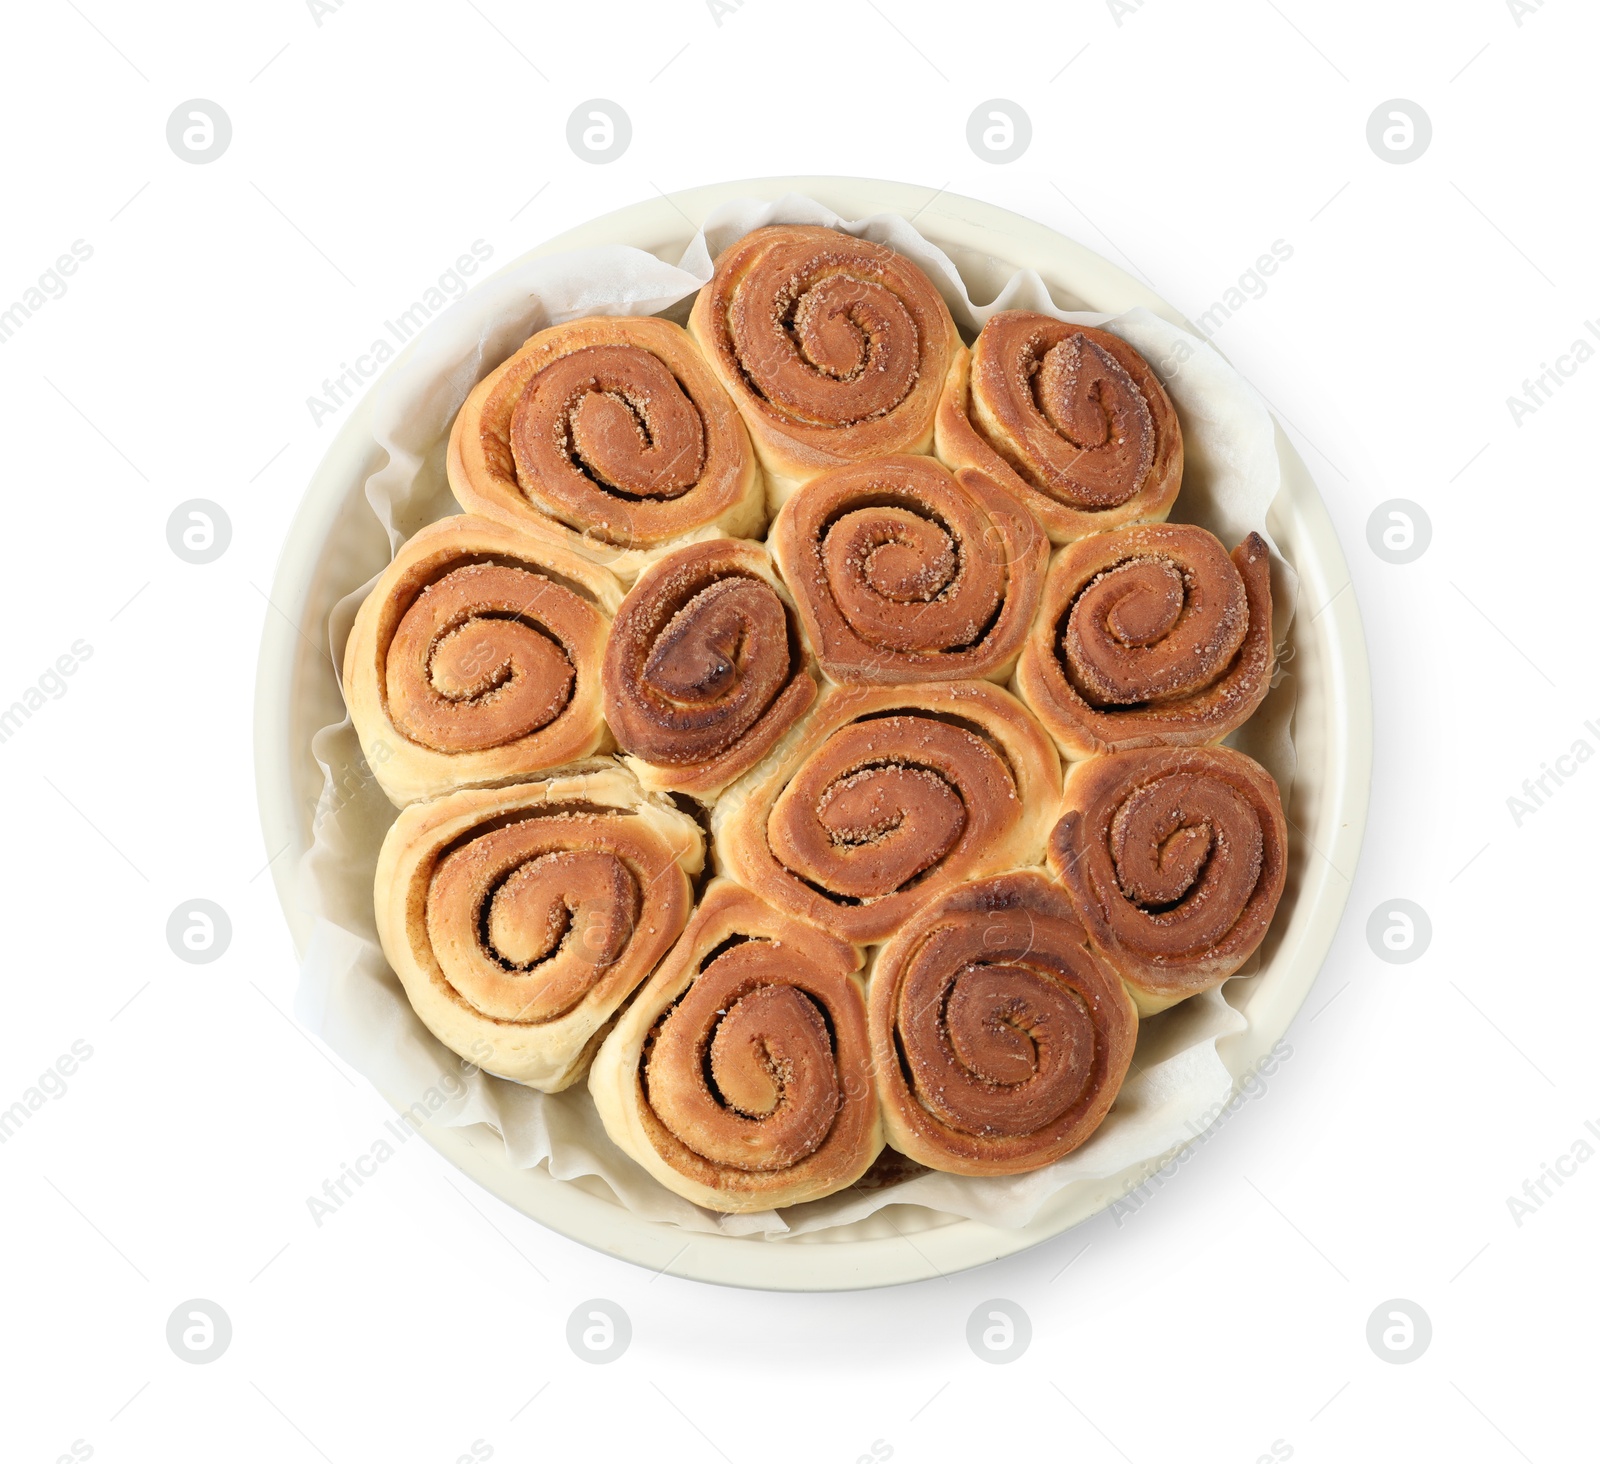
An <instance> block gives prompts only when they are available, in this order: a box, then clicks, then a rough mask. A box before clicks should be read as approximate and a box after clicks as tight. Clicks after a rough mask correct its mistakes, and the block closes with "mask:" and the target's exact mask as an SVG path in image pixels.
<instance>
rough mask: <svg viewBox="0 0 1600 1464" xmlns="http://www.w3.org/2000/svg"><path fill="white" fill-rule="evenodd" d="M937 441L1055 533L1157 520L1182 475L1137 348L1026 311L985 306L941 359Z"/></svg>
mask: <svg viewBox="0 0 1600 1464" xmlns="http://www.w3.org/2000/svg"><path fill="white" fill-rule="evenodd" d="M937 451H938V454H939V457H940V458H941V459H942V460H943V461H944V462H946V463H948V464H950V466H951V467H952V468H961V467H971V468H977V469H979V470H980V471H982V472H985V473H988V474H989V475H990V476H992V477H993V478H994V479H995V481H996V482H998V483H999V484H1000V486H1001V487H1002V488H1004V489H1006V490H1007V491H1008V492H1010V493H1011V494H1013V495H1014V496H1015V497H1016V498H1017V499H1018V500H1019V501H1021V502H1022V503H1024V504H1026V505H1027V506H1028V508H1029V509H1030V510H1031V511H1032V512H1033V513H1034V514H1035V515H1036V516H1037V517H1038V519H1039V521H1040V522H1041V523H1042V524H1043V525H1044V526H1045V529H1046V531H1047V532H1048V533H1049V535H1050V538H1051V540H1052V541H1053V542H1055V543H1058V544H1064V543H1068V542H1070V541H1071V540H1073V539H1078V538H1081V537H1082V536H1083V535H1085V534H1094V533H1101V532H1103V531H1105V530H1107V529H1116V528H1121V527H1123V526H1124V525H1127V524H1134V523H1145V522H1149V521H1152V520H1158V519H1164V518H1165V517H1166V516H1167V514H1168V513H1169V512H1170V511H1171V508H1172V503H1173V500H1174V499H1175V498H1176V497H1177V496H1178V489H1179V487H1180V486H1181V484H1182V482H1183V434H1182V431H1181V429H1180V428H1179V425H1178V416H1177V413H1176V412H1175V411H1174V410H1173V407H1172V403H1171V401H1170V400H1169V399H1168V397H1167V394H1166V391H1165V390H1164V389H1163V388H1162V385H1161V382H1160V381H1159V380H1158V379H1157V377H1156V374H1155V372H1153V371H1152V370H1151V369H1150V366H1149V363H1148V362H1146V361H1145V359H1144V357H1143V356H1141V355H1140V354H1139V353H1138V352H1137V351H1136V350H1134V348H1133V347H1132V346H1130V345H1129V344H1128V343H1127V342H1126V341H1124V340H1123V339H1122V338H1121V337H1120V336H1116V335H1113V334H1112V333H1111V332H1110V331H1106V330H1098V329H1096V328H1095V327H1093V326H1088V325H1071V324H1069V323H1067V322H1066V321H1062V320H1057V319H1056V318H1055V317H1054V316H1050V315H1041V314H1037V313H1035V312H1032V311H1027V310H1002V311H999V312H998V313H996V314H994V315H992V316H990V317H989V320H988V323H987V324H986V325H985V326H984V328H983V330H982V331H981V332H980V333H979V336H978V339H977V341H976V342H975V343H974V345H973V347H972V350H971V351H970V352H968V351H961V352H960V353H959V354H958V355H957V356H956V358H955V360H954V361H953V362H952V363H951V366H950V371H949V374H948V376H947V378H946V381H945V386H944V391H943V394H942V396H941V398H940V403H939V415H938V431H937Z"/></svg>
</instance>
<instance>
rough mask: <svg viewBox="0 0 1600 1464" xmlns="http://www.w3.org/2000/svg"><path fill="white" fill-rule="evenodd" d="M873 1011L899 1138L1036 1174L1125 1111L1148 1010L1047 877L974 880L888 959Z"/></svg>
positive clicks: (974, 1167)
mask: <svg viewBox="0 0 1600 1464" xmlns="http://www.w3.org/2000/svg"><path fill="white" fill-rule="evenodd" d="M870 990H871V998H870V1008H871V1017H872V1051H873V1065H874V1071H875V1072H876V1075H877V1083H878V1096H879V1101H880V1103H881V1105H882V1108H883V1116H884V1127H885V1131H886V1134H887V1137H888V1141H889V1143H890V1144H891V1145H892V1146H893V1147H894V1148H896V1149H898V1150H899V1151H900V1152H901V1153H902V1154H905V1155H908V1156H909V1157H910V1158H912V1159H915V1160H916V1161H917V1162H918V1163H919V1164H926V1165H927V1166H928V1167H929V1168H931V1169H942V1170H945V1171H946V1172H948V1173H951V1174H968V1175H994V1174H1022V1173H1026V1172H1027V1171H1029V1170H1033V1169H1040V1168H1042V1167H1043V1166H1044V1165H1046V1164H1052V1163H1054V1162H1055V1161H1056V1160H1057V1159H1060V1158H1061V1157H1062V1156H1063V1155H1065V1154H1068V1153H1070V1152H1071V1151H1072V1150H1073V1149H1076V1148H1077V1147H1078V1146H1079V1145H1080V1144H1082V1143H1083V1142H1084V1141H1085V1140H1086V1139H1087V1138H1088V1137H1089V1136H1090V1135H1091V1134H1092V1133H1093V1132H1094V1131H1095V1129H1096V1128H1098V1127H1099V1125H1100V1123H1101V1121H1102V1120H1103V1119H1104V1118H1105V1116H1106V1114H1107V1113H1108V1112H1109V1111H1110V1108H1111V1105H1112V1103H1113V1101H1114V1100H1115V1099H1116V1096H1117V1093H1118V1090H1119V1089H1120V1088H1121V1086H1122V1081H1123V1078H1124V1077H1125V1076H1126V1074H1127V1071H1128V1065H1129V1063H1130V1062H1131V1061H1132V1059H1133V1049H1134V1043H1135V1042H1136V1040H1137V1038H1138V1028H1139V1020H1138V1015H1137V1013H1136V1011H1135V1009H1134V1004H1133V1002H1132V1000H1131V999H1130V998H1129V995H1128V993H1127V991H1126V990H1125V989H1124V987H1123V985H1122V983H1121V982H1120V981H1119V980H1118V979H1117V976H1116V975H1115V973H1114V972H1112V971H1111V970H1110V969H1109V968H1108V967H1107V966H1106V965H1105V964H1104V963H1102V962H1101V961H1100V960H1099V959H1098V958H1097V957H1096V956H1095V955H1094V953H1093V952H1092V951H1090V949H1089V946H1088V944H1087V939H1086V937H1085V934H1084V930H1083V927H1082V925H1081V924H1079V922H1078V919H1077V917H1076V916H1075V915H1074V914H1073V911H1072V906H1071V903H1070V902H1069V901H1068V900H1067V898H1066V896H1065V895H1064V894H1063V893H1062V891H1061V890H1060V888H1059V887H1057V886H1056V885H1054V884H1052V883H1051V882H1050V881H1049V880H1048V879H1047V878H1045V876H1044V875H1043V874H1041V873H1035V872H1033V871H1025V872H1022V873H1014V874H1003V875H999V876H995V877H991V878H988V879H981V880H975V881H970V882H966V883H963V884H959V885H957V886H955V887H954V888H953V889H950V890H948V891H946V892H945V893H944V894H943V895H942V896H940V897H939V898H938V899H937V900H935V901H934V902H933V903H932V904H931V905H929V906H927V907H925V908H924V909H922V910H921V911H919V912H918V913H917V914H916V915H915V916H913V918H912V919H911V921H910V922H909V923H908V924H907V925H906V926H905V928H904V929H902V930H901V931H900V933H899V934H898V935H896V936H895V937H894V938H893V939H892V940H891V941H890V942H889V943H888V944H887V945H885V946H884V947H883V948H882V950H880V951H879V952H878V955H877V959H876V960H875V961H874V962H873V967H872V978H871V987H870Z"/></svg>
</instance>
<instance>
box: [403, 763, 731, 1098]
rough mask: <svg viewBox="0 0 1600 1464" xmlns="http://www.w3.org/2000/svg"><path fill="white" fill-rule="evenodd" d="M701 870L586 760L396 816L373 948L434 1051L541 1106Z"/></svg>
mask: <svg viewBox="0 0 1600 1464" xmlns="http://www.w3.org/2000/svg"><path fill="white" fill-rule="evenodd" d="M703 862H704V844H703V841H702V839H701V835H700V830H699V827H698V826H697V825H696V823H695V822H694V820H693V819H691V818H689V817H688V816H687V815H686V814H683V813H680V812H678V810H676V809H675V808H673V807H671V805H669V804H667V803H665V802H664V801H661V800H658V799H654V798H651V797H649V796H647V795H646V794H645V793H643V792H642V791H641V790H640V788H639V786H638V784H637V783H635V782H634V780H633V778H632V777H631V776H630V775H629V774H628V773H627V772H626V771H625V770H624V769H622V768H619V767H618V766H616V764H615V763H611V762H608V761H605V760H600V759H597V760H594V761H593V762H591V763H588V764H579V765H577V766H576V767H575V768H573V769H572V770H570V771H567V772H563V773H561V774H559V775H558V776H556V777H554V778H549V779H546V780H544V781H542V782H537V783H523V784H518V785H516V786H514V787H510V788H472V789H466V790H464V791H462V792H459V793H452V794H450V795H449V796H447V797H445V798H440V799H436V800H435V801H434V802H432V803H421V804H413V805H412V806H411V807H409V808H407V809H405V810H404V811H403V812H402V813H401V814H400V817H399V818H398V819H396V820H395V823H394V824H393V826H392V827H391V828H390V830H389V833H388V835H387V837H386V838H385V839H384V841H383V849H382V851H381V852H380V853H379V855H378V872H377V879H376V881H375V885H374V897H375V907H376V913H377V922H378V935H379V938H380V940H381V941H382V943H383V951H384V954H385V955H386V956H387V957H388V959H389V964H390V965H391V966H393V968H394V971H395V974H396V975H397V976H399V978H400V982H401V985H402V986H404V987H405V992H406V996H407V997H408V998H409V999H410V1001H411V1005H412V1007H413V1008H414V1009H415V1010H416V1013H417V1015H418V1016H419V1017H421V1018H422V1020H423V1022H424V1023H425V1024H426V1025H427V1027H428V1029H429V1030H430V1031H431V1032H432V1033H433V1034H434V1036H436V1037H437V1038H438V1039H439V1040H440V1041H441V1042H443V1043H444V1044H445V1046H446V1047H448V1048H450V1049H451V1051H453V1052H456V1053H459V1054H461V1055H462V1056H463V1057H470V1058H471V1059H472V1060H473V1061H474V1062H475V1063H477V1064H478V1065H479V1066H480V1067H483V1068H485V1069H487V1070H488V1071H490V1072H492V1073H496V1074H498V1075H499V1076H500V1077H503V1078H511V1079H513V1080H514V1081H516V1082H519V1083H525V1084H527V1085H529V1086H530V1087H534V1088H540V1089H543V1090H544V1091H545V1092H547V1093H554V1092H558V1091H560V1090H561V1089H562V1088H565V1087H567V1086H568V1085H569V1084H571V1083H573V1082H574V1081H576V1079H577V1078H578V1077H579V1076H580V1075H581V1074H582V1072H583V1070H584V1068H585V1066H586V1065H587V1063H588V1060H589V1058H590V1057H591V1056H592V1055H593V1052H594V1049H595V1047H596V1046H597V1045H598V1042H599V1039H600V1037H601V1035H602V1033H603V1032H604V1030H605V1027H606V1024H607V1023H608V1022H609V1021H610V1019H611V1017H612V1014H613V1013H614V1012H615V1011H616V1010H617V1008H618V1007H619V1006H620V1005H621V1004H622V1003H623V1002H624V1001H625V1000H626V999H627V997H628V995H629V993H630V992H632V991H633V989H634V988H635V987H636V986H638V985H639V983H640V982H641V981H643V980H644V979H645V977H646V976H648V975H649V974H650V972H651V970H652V969H653V968H654V967H655V964H656V962H657V961H659V960H660V959H661V957H662V956H663V955H665V954H666V952H667V951H668V950H669V949H670V948H671V946H672V943H673V941H675V940H676V939H677V938H678V934H679V932H680V931H681V930H682V929H683V926H684V922H685V921H686V920H687V919H688V917H689V909H690V906H691V904H692V903H693V895H692V892H691V890H690V884H689V879H690V876H691V875H695V874H698V873H699V871H700V869H701V868H702V865H703ZM485 1052H487V1054H488V1055H487V1056H485V1055H484V1054H485Z"/></svg>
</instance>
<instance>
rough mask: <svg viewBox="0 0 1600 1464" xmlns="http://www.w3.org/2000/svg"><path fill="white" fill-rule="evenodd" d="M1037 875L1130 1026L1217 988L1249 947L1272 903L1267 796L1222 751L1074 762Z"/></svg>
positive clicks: (1273, 830) (1167, 751)
mask: <svg viewBox="0 0 1600 1464" xmlns="http://www.w3.org/2000/svg"><path fill="white" fill-rule="evenodd" d="M1062 808H1063V814H1062V818H1061V821H1060V822H1059V823H1058V824H1057V825H1056V827H1055V830H1054V832H1053V833H1052V834H1051V836H1050V869H1051V872H1052V873H1054V875H1055V876H1056V878H1057V879H1059V880H1060V881H1061V883H1062V884H1063V885H1064V886H1065V887H1066V890H1067V893H1068V894H1069V895H1070V896H1071V898H1072V903H1073V906H1074V907H1075V908H1076V910H1077V912H1078V914H1079V916H1080V917H1081V919H1082V920H1083V923H1084V925H1085V927H1086V928H1087V929H1088V932H1089V940H1090V942H1091V943H1092V944H1093V946H1094V948H1095V949H1096V950H1097V951H1099V952H1100V953H1101V955H1103V956H1104V957H1105V958H1106V960H1107V961H1108V962H1110V964H1111V965H1112V966H1113V967H1114V968H1115V969H1116V971H1117V972H1118V974H1120V975H1121V977H1122V979H1123V980H1124V981H1125V982H1126V983H1127V985H1128V989H1129V991H1131V992H1132V993H1133V999H1134V1001H1135V1002H1136V1003H1137V1004H1138V1007H1139V1010H1140V1012H1141V1013H1142V1014H1145V1015H1148V1014H1150V1013H1152V1012H1159V1011H1161V1010H1163V1009H1164V1008H1166V1007H1169V1006H1171V1005H1172V1004H1173V1003H1174V1002H1179V1001H1182V1000H1183V999H1184V998H1185V997H1188V996H1193V995H1194V994H1195V993H1196V992H1198V991H1205V990H1206V989H1207V988H1209V987H1212V986H1216V985H1219V984H1220V983H1221V982H1223V981H1225V980H1226V979H1227V978H1228V977H1229V976H1231V975H1233V973H1234V972H1235V971H1237V970H1238V969H1239V967H1240V966H1242V965H1243V964H1244V963H1245V961H1246V960H1248V959H1249V957H1250V956H1251V954H1252V953H1253V952H1254V951H1255V949H1256V947H1257V946H1259V945H1260V944H1261V941H1262V938H1263V937H1264V936H1265V935H1266V933H1267V927H1268V926H1269V925H1270V924H1271V923H1272V916H1273V912H1274V911H1275V910H1276V909H1277V908H1278V900H1279V898H1280V897H1281V896H1282V894H1283V886H1284V880H1285V877H1286V873H1287V868H1288V866H1287V849H1288V833H1287V824H1286V822H1285V820H1284V816H1283V803H1282V801H1281V800H1280V798H1279V796H1278V785H1277V784H1276V783H1274V782H1273V780H1272V778H1271V776H1270V775H1269V774H1268V772H1267V770H1266V769H1265V768H1263V767H1262V766H1261V765H1260V764H1259V763H1256V762H1253V761H1251V759H1250V758H1248V757H1246V756H1245V755H1244V754H1243V753H1242V752H1235V751H1234V750H1233V749H1232V748H1228V747H1194V748H1158V749H1155V750H1153V751H1147V752H1123V753H1116V754H1114V755H1112V756H1109V757H1095V758H1090V759H1088V760H1087V761H1086V762H1081V763H1075V764H1074V765H1073V766H1072V767H1071V768H1070V769H1069V770H1068V773H1067V781H1066V789H1065V792H1064V795H1063V799H1062Z"/></svg>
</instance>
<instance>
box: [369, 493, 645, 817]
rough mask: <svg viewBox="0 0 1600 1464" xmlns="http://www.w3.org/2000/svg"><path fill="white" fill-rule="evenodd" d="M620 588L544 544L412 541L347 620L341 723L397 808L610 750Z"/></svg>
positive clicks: (462, 525) (441, 528)
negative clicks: (608, 697)
mask: <svg viewBox="0 0 1600 1464" xmlns="http://www.w3.org/2000/svg"><path fill="white" fill-rule="evenodd" d="M621 601H622V589H621V586H619V585H618V584H617V582H616V580H615V579H613V578H612V577H611V575H609V574H607V573H606V572H605V571H604V570H603V569H599V568H596V567H595V566H594V565H592V564H590V563H589V562H588V561H587V560H584V559H580V558H579V557H578V556H577V555H575V554H569V553H568V552H567V551H566V550H564V549H561V548H558V547H557V546H556V545H554V544H551V543H548V542H546V541H543V540H540V539H536V538H532V537H530V536H529V535H526V534H521V533H518V532H517V531H515V530H514V529H510V528H507V527H506V526H504V525H503V524H497V523H494V522H491V521H490V520H488V519H480V518H473V517H470V516H465V515H458V516H457V517H454V518H447V519H440V520H439V521H438V522H437V523H434V524H430V525H428V527H427V528H425V529H423V530H421V531H420V532H419V533H417V534H414V535H413V536H412V537H411V539H410V540H408V541H407V543H406V544H405V545H404V546H403V547H402V548H401V550H400V552H399V553H398V554H396V555H395V557H394V561H393V562H392V563H391V564H390V565H389V567H388V569H386V570H385V571H384V572H383V574H382V575H381V576H380V577H379V579H378V582H377V584H376V585H375V586H374V587H373V589H372V592H371V593H370V594H369V595H368V596H367V598H366V600H365V601H363V603H362V605H361V609H360V610H359V611H358V612H357V613H356V619H355V624H354V626H353V627H352V628H351V631H350V639H349V640H348V642H346V644H345V652H344V694H345V701H346V704H347V705H348V706H349V709H350V719H351V721H352V723H353V724H354V726H355V730H356V735H357V736H358V737H359V738H360V740H361V750H362V752H363V753H365V755H366V759H367V762H368V764H369V765H370V766H371V768H372V770H373V773H374V775H375V776H376V778H377V780H378V783H379V784H380V786H381V787H382V788H383V791H384V792H385V793H387V794H388V795H389V798H390V800H391V801H392V802H394V803H396V804H400V805H402V806H403V805H405V804H407V803H412V802H414V801H415V800H417V799H419V798H431V797H433V796H434V795H435V794H437V793H443V792H445V791H446V790H448V789H451V788H458V787H462V786H464V785H467V784H480V783H504V782H508V781H511V780H513V779H519V778H528V777H531V776H533V775H534V774H537V773H540V772H543V771H545V770H546V769H549V768H553V767H559V766H560V765H561V764H563V763H568V762H571V761H573V760H574V759H575V758H580V757H587V756H588V755H589V754H590V753H593V752H596V751H600V750H603V749H604V748H605V747H607V746H608V745H609V734H608V733H607V731H606V727H605V723H604V722H603V721H602V720H601V716H600V660H601V657H602V656H603V655H604V654H605V642H606V633H607V631H608V630H609V628H610V624H611V616H612V615H613V614H614V613H615V611H616V609H617V607H618V605H619V604H620V603H621Z"/></svg>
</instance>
